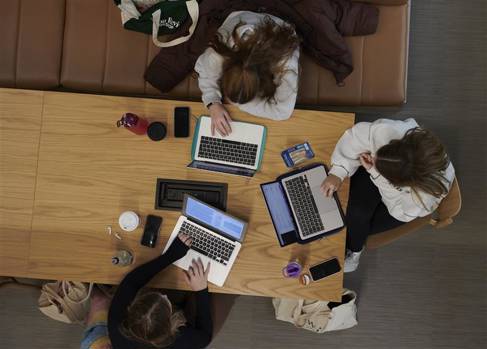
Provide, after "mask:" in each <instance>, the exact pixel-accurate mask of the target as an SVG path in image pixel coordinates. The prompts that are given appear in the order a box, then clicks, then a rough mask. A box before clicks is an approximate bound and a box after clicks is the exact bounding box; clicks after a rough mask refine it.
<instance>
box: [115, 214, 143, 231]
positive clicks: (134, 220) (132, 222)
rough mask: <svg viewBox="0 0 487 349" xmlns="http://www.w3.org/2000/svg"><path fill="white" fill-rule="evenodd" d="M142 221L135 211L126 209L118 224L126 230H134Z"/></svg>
mask: <svg viewBox="0 0 487 349" xmlns="http://www.w3.org/2000/svg"><path fill="white" fill-rule="evenodd" d="M139 223H140V218H139V216H138V215H137V213H135V212H134V211H125V212H123V213H122V214H121V215H120V217H119V218H118V224H119V225H120V228H122V230H124V231H134V230H135V229H137V227H138V226H139Z"/></svg>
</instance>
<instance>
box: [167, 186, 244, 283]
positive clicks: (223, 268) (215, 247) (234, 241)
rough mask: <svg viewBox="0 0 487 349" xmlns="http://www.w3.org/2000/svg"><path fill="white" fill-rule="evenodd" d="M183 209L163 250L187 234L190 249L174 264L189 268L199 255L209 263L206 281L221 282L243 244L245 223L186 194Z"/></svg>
mask: <svg viewBox="0 0 487 349" xmlns="http://www.w3.org/2000/svg"><path fill="white" fill-rule="evenodd" d="M182 213H183V215H182V216H180V217H179V219H178V222H177V223H176V226H175V227H174V230H173V231H172V234H171V236H170V237H169V241H168V243H167V244H166V247H165V249H164V252H165V251H166V250H167V249H168V248H169V246H170V245H171V243H172V242H173V240H174V239H176V238H177V236H178V234H179V233H184V234H186V235H188V236H190V237H191V239H192V243H191V248H190V250H189V251H188V253H187V254H186V256H185V257H183V258H181V259H180V260H178V261H176V262H174V265H176V266H178V267H180V268H182V269H184V270H188V268H189V267H190V265H191V261H192V260H193V259H198V258H201V260H202V261H203V265H204V266H205V267H206V265H207V264H208V262H210V264H211V267H210V274H209V275H208V281H210V282H211V283H213V284H215V285H217V286H220V287H221V286H223V284H224V283H225V280H226V279H227V276H228V274H229V273H230V270H231V269H232V266H233V263H234V262H235V260H236V258H237V255H238V252H239V251H240V248H241V247H242V241H243V239H244V237H245V233H246V231H247V223H246V222H244V221H242V220H240V219H237V218H235V217H232V216H230V215H228V214H226V213H225V212H223V211H220V210H218V209H216V208H214V207H212V206H210V205H208V204H206V203H204V202H203V201H200V200H197V199H195V198H194V197H192V196H189V195H186V196H185V197H184V203H183V211H182Z"/></svg>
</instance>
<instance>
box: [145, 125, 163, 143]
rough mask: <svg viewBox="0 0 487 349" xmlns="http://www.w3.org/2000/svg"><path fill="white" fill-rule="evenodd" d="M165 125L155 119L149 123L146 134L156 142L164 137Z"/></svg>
mask: <svg viewBox="0 0 487 349" xmlns="http://www.w3.org/2000/svg"><path fill="white" fill-rule="evenodd" d="M166 133H167V130H166V126H165V125H164V124H163V123H162V122H159V121H155V122H153V123H151V124H150V125H149V128H148V129H147V135H148V136H149V138H150V139H152V140H153V141H155V142H157V141H160V140H161V139H164V138H165V137H166Z"/></svg>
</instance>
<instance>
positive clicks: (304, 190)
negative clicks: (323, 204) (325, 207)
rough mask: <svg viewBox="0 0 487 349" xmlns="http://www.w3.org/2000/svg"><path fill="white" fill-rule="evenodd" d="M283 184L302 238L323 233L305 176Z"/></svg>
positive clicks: (321, 223) (318, 214)
mask: <svg viewBox="0 0 487 349" xmlns="http://www.w3.org/2000/svg"><path fill="white" fill-rule="evenodd" d="M285 183H286V189H287V192H288V194H289V197H290V199H291V205H292V207H293V208H294V211H295V212H296V218H297V221H298V225H299V228H300V230H301V233H302V234H303V236H308V235H311V234H314V233H317V232H319V231H323V230H324V229H325V228H324V226H323V222H322V221H321V217H320V213H319V211H318V207H316V203H315V200H314V198H313V193H312V192H311V188H310V186H309V183H308V179H307V178H306V175H304V176H299V177H294V178H293V179H291V180H288V181H286V182H285Z"/></svg>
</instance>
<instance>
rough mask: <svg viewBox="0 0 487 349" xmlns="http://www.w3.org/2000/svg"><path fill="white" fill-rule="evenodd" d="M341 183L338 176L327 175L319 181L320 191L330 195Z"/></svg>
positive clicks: (327, 195)
mask: <svg viewBox="0 0 487 349" xmlns="http://www.w3.org/2000/svg"><path fill="white" fill-rule="evenodd" d="M341 185H342V180H341V179H340V177H338V176H335V175H333V174H330V175H328V177H326V179H325V180H324V181H323V183H321V192H322V193H323V194H324V195H325V196H326V197H330V196H332V195H333V193H334V192H336V191H337V190H338V189H339V188H340V186H341Z"/></svg>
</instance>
